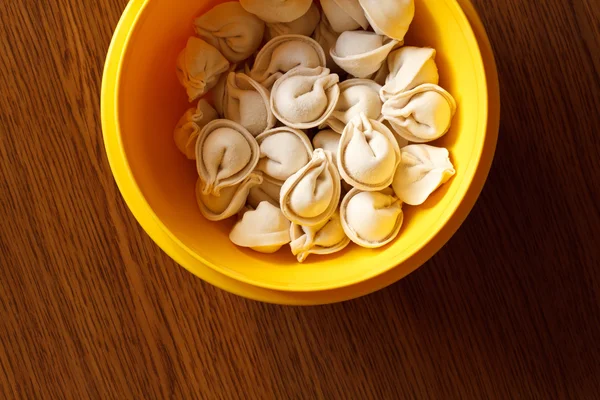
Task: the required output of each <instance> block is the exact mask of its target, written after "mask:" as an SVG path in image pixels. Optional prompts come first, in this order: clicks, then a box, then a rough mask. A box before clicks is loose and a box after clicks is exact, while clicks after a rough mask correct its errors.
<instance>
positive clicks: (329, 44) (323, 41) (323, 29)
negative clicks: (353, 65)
mask: <svg viewBox="0 0 600 400" xmlns="http://www.w3.org/2000/svg"><path fill="white" fill-rule="evenodd" d="M339 36H340V34H339V33H337V32H335V31H334V30H333V29H332V28H331V25H330V24H329V21H328V20H327V17H326V16H325V14H323V15H321V21H320V22H319V25H317V29H315V32H314V33H313V36H312V37H313V39H315V40H316V41H317V43H319V44H320V45H321V47H322V48H323V51H324V52H325V58H326V60H327V61H326V65H325V66H326V67H327V68H329V69H330V70H331V72H333V73H336V74H339V73H340V72H342V71H343V70H342V69H341V68H340V66H339V65H337V64H336V63H335V61H333V58H331V53H330V50H331V49H332V48H333V47H334V46H335V43H336V42H337V39H338V37H339Z"/></svg>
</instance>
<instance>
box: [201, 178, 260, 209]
mask: <svg viewBox="0 0 600 400" xmlns="http://www.w3.org/2000/svg"><path fill="white" fill-rule="evenodd" d="M262 181H263V178H262V174H261V173H260V172H252V173H251V174H250V175H248V177H247V178H246V179H244V180H243V181H242V182H241V183H238V184H237V185H234V186H230V187H227V188H224V189H223V190H221V193H220V194H219V196H215V195H213V194H204V193H202V186H203V185H202V180H201V179H198V182H197V183H196V200H197V202H198V207H199V208H200V212H201V213H202V215H204V217H205V218H206V219H208V220H209V221H222V220H224V219H227V218H229V217H232V216H234V215H236V214H237V213H238V212H239V211H240V210H241V209H242V208H243V207H244V206H245V205H246V199H247V198H248V193H249V192H250V189H252V188H253V187H255V186H257V185H260V184H261V183H262Z"/></svg>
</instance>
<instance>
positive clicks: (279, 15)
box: [240, 0, 312, 23]
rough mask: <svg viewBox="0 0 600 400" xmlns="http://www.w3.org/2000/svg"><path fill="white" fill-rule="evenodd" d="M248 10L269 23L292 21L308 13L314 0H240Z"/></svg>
mask: <svg viewBox="0 0 600 400" xmlns="http://www.w3.org/2000/svg"><path fill="white" fill-rule="evenodd" d="M240 4H241V5H242V7H244V8H245V9H246V11H248V12H251V13H252V14H254V15H256V16H258V18H260V19H262V20H263V21H265V22H268V23H275V22H291V21H293V20H296V19H298V18H300V17H301V16H303V15H304V14H306V12H307V11H308V9H309V8H310V6H311V5H312V0H240Z"/></svg>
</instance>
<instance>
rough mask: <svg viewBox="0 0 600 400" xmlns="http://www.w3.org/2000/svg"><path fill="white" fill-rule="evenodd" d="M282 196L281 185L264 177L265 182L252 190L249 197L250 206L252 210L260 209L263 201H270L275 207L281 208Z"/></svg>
mask: <svg viewBox="0 0 600 400" xmlns="http://www.w3.org/2000/svg"><path fill="white" fill-rule="evenodd" d="M280 195H281V184H280V183H279V182H276V181H274V180H272V179H271V178H269V177H266V176H263V182H262V183H261V184H260V185H258V186H254V187H253V188H252V189H250V194H249V195H248V201H247V203H248V205H249V206H251V207H252V208H256V207H258V205H259V204H260V203H262V202H263V201H268V202H269V203H271V204H273V205H274V206H277V207H279V197H280Z"/></svg>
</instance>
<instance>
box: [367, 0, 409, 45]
mask: <svg viewBox="0 0 600 400" xmlns="http://www.w3.org/2000/svg"><path fill="white" fill-rule="evenodd" d="M359 2H360V5H361V6H362V8H363V10H364V11H365V16H366V17H367V20H368V21H369V23H370V24H371V26H372V27H373V30H374V31H375V32H376V33H377V34H379V35H385V36H387V37H390V38H392V39H396V40H399V41H402V40H404V35H406V32H407V31H408V28H409V26H410V23H411V22H412V20H413V18H414V16H415V3H414V0H359Z"/></svg>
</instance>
